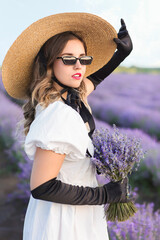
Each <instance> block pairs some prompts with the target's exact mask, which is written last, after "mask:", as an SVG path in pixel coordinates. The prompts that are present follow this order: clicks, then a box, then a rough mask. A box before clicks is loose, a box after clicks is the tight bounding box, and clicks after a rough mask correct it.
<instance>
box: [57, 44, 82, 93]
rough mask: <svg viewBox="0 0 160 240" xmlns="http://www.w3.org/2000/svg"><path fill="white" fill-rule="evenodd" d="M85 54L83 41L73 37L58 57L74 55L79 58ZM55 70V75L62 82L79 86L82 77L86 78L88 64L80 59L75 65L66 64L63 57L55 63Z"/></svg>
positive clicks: (71, 85)
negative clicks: (82, 62) (81, 62)
mask: <svg viewBox="0 0 160 240" xmlns="http://www.w3.org/2000/svg"><path fill="white" fill-rule="evenodd" d="M84 55H86V54H85V49H84V46H83V43H82V42H81V41H80V40H79V39H73V40H69V41H68V42H67V44H66V46H65V47H64V49H63V51H62V53H61V54H60V55H59V56H58V57H61V56H74V57H77V58H79V57H81V56H84ZM53 71H54V74H55V77H56V78H57V79H58V80H59V81H60V82H61V83H62V84H64V85H67V86H69V87H73V88H78V87H79V86H80V84H81V82H82V79H83V78H84V74H85V72H86V66H85V65H81V64H80V62H79V60H77V62H76V64H75V65H65V64H64V63H63V61H62V59H56V60H55V62H54V64H53ZM78 76H79V77H78ZM55 84H56V83H55ZM56 86H57V88H58V89H59V90H61V89H62V87H60V86H59V85H58V84H56Z"/></svg>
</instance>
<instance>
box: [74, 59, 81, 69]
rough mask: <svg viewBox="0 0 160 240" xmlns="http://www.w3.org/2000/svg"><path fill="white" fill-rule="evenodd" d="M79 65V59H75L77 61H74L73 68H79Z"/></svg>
mask: <svg viewBox="0 0 160 240" xmlns="http://www.w3.org/2000/svg"><path fill="white" fill-rule="evenodd" d="M81 67H82V65H81V63H80V61H79V59H77V62H76V63H75V65H74V68H81Z"/></svg>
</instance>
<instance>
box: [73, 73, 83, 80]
mask: <svg viewBox="0 0 160 240" xmlns="http://www.w3.org/2000/svg"><path fill="white" fill-rule="evenodd" d="M81 76H82V74H81V73H75V74H74V75H72V77H73V78H74V79H77V80H80V79H81Z"/></svg>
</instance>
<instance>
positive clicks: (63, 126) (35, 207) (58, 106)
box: [23, 100, 109, 240]
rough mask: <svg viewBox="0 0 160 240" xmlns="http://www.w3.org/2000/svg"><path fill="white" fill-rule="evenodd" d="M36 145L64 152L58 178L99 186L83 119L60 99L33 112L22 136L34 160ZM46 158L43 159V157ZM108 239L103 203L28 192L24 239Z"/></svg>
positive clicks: (91, 147) (27, 150) (68, 181)
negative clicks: (57, 199)
mask: <svg viewBox="0 0 160 240" xmlns="http://www.w3.org/2000/svg"><path fill="white" fill-rule="evenodd" d="M36 147H40V148H42V149H48V150H53V151H54V152H56V153H61V154H64V153H65V154H66V157H65V160H64V162H63V164H62V167H61V169H60V172H59V174H58V176H57V179H59V180H61V181H63V182H65V183H69V184H73V185H79V186H90V187H96V186H98V183H97V179H96V170H95V167H94V166H93V165H92V163H91V161H90V158H89V157H86V149H87V148H88V150H89V152H90V153H91V154H92V155H93V151H94V150H93V144H92V141H91V139H90V137H89V136H88V130H87V127H86V125H85V123H84V122H83V119H82V118H81V116H80V115H79V113H78V112H76V111H75V110H74V109H72V108H71V107H70V106H68V105H66V104H65V103H63V102H62V101H61V100H59V101H56V102H54V103H50V104H49V106H48V107H47V108H45V109H42V107H41V106H40V105H37V107H36V116H35V119H34V121H33V122H32V124H31V126H30V130H29V132H28V134H27V136H26V139H25V144H24V148H25V152H26V154H27V155H28V157H29V158H30V159H31V160H33V159H34V155H35V151H36ZM44 161H45V159H44ZM66 239H69V240H108V239H109V238H108V231H107V222H106V219H105V218H104V209H103V205H101V206H99V205H81V206H80V205H67V204H59V203H54V202H48V201H44V200H37V199H34V198H33V197H32V195H31V196H30V200H29V204H28V208H27V211H26V216H25V221H24V229H23V240H66Z"/></svg>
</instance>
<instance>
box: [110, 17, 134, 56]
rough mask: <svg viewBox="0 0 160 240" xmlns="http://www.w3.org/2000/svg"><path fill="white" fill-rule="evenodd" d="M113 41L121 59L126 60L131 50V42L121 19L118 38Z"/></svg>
mask: <svg viewBox="0 0 160 240" xmlns="http://www.w3.org/2000/svg"><path fill="white" fill-rule="evenodd" d="M113 40H114V42H115V43H116V44H117V49H118V51H119V52H120V53H121V56H122V58H126V57H127V56H128V55H129V54H130V53H131V51H132V50H133V44H132V40H131V38H130V35H129V34H128V31H127V29H126V24H125V22H124V20H123V19H122V18H121V28H120V29H119V32H118V38H114V39H113Z"/></svg>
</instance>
